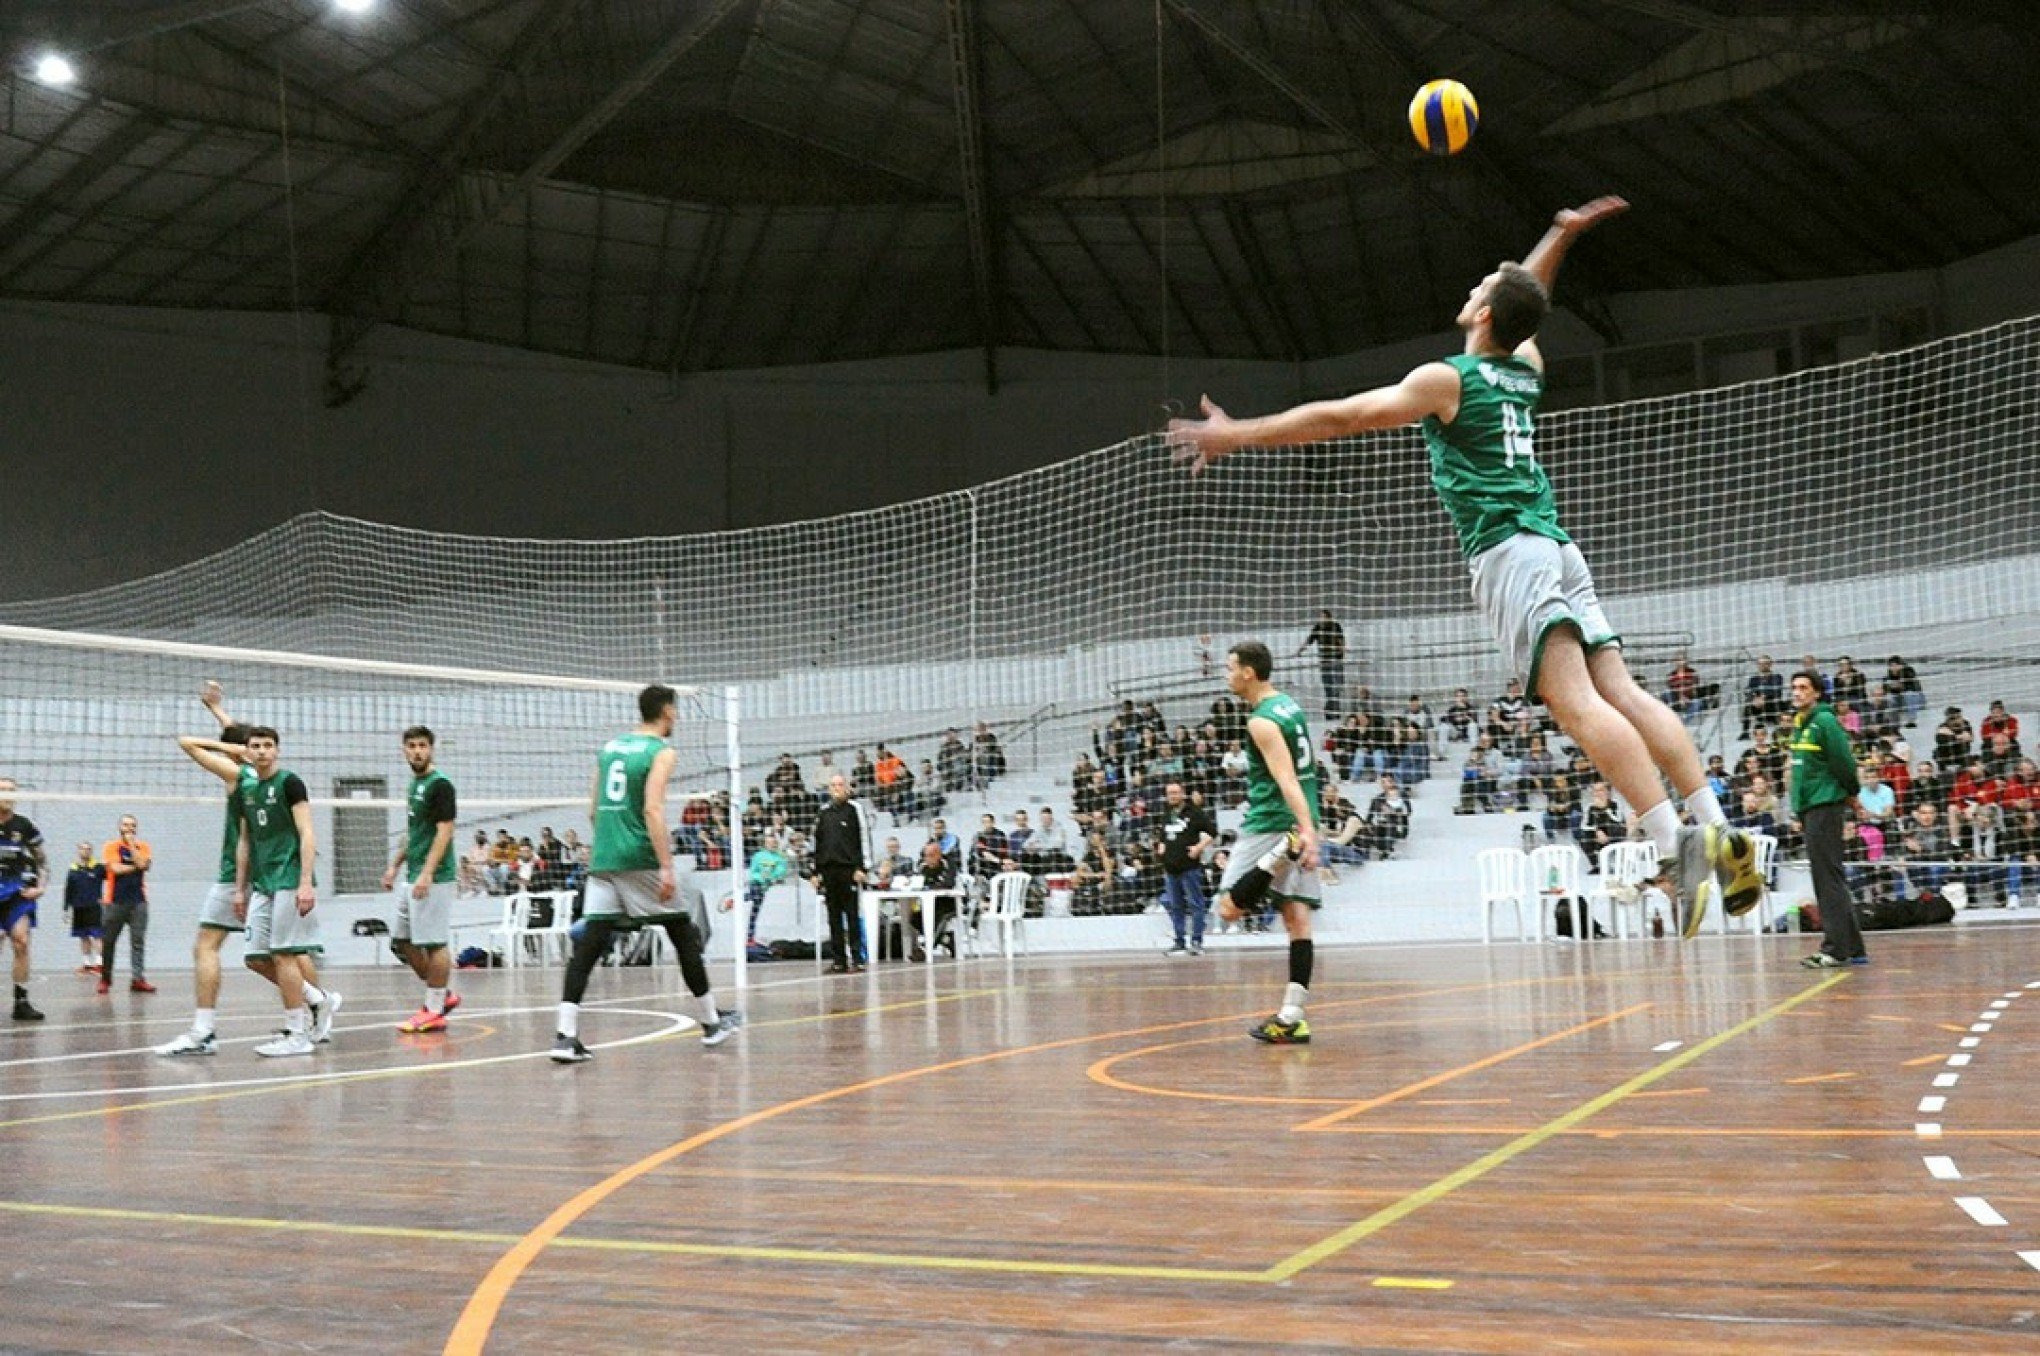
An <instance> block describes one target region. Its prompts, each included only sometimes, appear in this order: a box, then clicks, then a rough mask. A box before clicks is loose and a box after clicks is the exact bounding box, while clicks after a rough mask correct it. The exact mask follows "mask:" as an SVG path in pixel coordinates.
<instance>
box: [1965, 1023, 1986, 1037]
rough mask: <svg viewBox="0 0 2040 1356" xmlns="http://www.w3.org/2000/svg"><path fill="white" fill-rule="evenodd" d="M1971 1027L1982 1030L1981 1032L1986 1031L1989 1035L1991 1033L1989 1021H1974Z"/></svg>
mask: <svg viewBox="0 0 2040 1356" xmlns="http://www.w3.org/2000/svg"><path fill="white" fill-rule="evenodd" d="M1969 1029H1970V1030H1971V1031H1980V1032H1983V1033H1984V1034H1985V1035H1988V1034H1989V1033H1990V1023H1989V1022H1972V1023H1970V1026H1969Z"/></svg>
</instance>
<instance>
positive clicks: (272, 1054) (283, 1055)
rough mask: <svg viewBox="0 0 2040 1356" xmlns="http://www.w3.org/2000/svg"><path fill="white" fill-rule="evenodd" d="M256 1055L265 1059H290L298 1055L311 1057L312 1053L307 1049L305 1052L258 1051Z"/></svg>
mask: <svg viewBox="0 0 2040 1356" xmlns="http://www.w3.org/2000/svg"><path fill="white" fill-rule="evenodd" d="M255 1053H256V1054H258V1055H260V1056H262V1058H264V1059H290V1058H292V1057H293V1056H296V1055H309V1054H311V1053H312V1052H311V1050H310V1049H309V1048H307V1049H303V1050H257V1051H256V1052H255Z"/></svg>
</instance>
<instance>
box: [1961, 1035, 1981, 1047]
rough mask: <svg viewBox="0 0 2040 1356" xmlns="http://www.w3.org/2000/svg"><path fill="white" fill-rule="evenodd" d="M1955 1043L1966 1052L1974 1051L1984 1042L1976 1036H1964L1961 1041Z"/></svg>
mask: <svg viewBox="0 0 2040 1356" xmlns="http://www.w3.org/2000/svg"><path fill="white" fill-rule="evenodd" d="M1955 1043H1956V1044H1957V1045H1959V1046H1961V1047H1962V1048H1963V1049H1964V1050H1974V1049H1975V1048H1976V1047H1977V1046H1979V1045H1981V1044H1982V1043H1983V1042H1982V1041H1981V1040H1980V1039H1979V1038H1978V1037H1975V1036H1964V1037H1963V1038H1962V1039H1961V1040H1959V1041H1956V1042H1955Z"/></svg>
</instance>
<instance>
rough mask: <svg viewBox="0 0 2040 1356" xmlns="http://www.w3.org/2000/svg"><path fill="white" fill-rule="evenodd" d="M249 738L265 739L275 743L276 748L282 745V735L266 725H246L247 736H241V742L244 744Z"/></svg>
mask: <svg viewBox="0 0 2040 1356" xmlns="http://www.w3.org/2000/svg"><path fill="white" fill-rule="evenodd" d="M250 739H266V740H268V741H269V742H270V743H272V744H275V745H276V746H277V747H278V748H282V747H283V736H282V735H280V734H278V733H277V732H276V731H275V729H274V728H272V727H271V726H268V725H250V726H249V727H248V733H247V736H246V737H245V738H243V739H242V740H241V742H242V743H243V744H245V743H247V742H248V741H249V740H250Z"/></svg>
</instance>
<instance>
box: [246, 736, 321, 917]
mask: <svg viewBox="0 0 2040 1356" xmlns="http://www.w3.org/2000/svg"><path fill="white" fill-rule="evenodd" d="M309 799H310V797H309V795H308V794H307V793H306V791H305V784H304V782H303V781H302V780H300V779H299V777H298V775H297V773H295V772H286V771H284V770H283V769H282V768H278V769H277V770H276V771H274V772H272V773H270V774H269V776H268V777H267V778H263V777H258V776H256V775H255V769H254V768H252V767H244V768H242V769H241V780H240V783H239V785H237V786H236V787H235V788H234V804H235V808H236V809H237V810H238V811H239V812H240V817H241V823H242V825H243V826H244V827H245V828H246V829H247V831H248V888H249V889H250V890H251V891H253V892H254V893H256V894H259V895H276V894H289V893H291V892H293V891H295V890H296V889H297V887H298V877H299V875H300V873H301V871H302V869H303V866H304V859H303V858H302V857H301V856H300V855H299V853H298V832H297V817H296V816H295V815H293V814H292V813H291V810H292V808H293V807H294V806H298V805H302V804H304V803H305V801H307V800H309Z"/></svg>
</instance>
